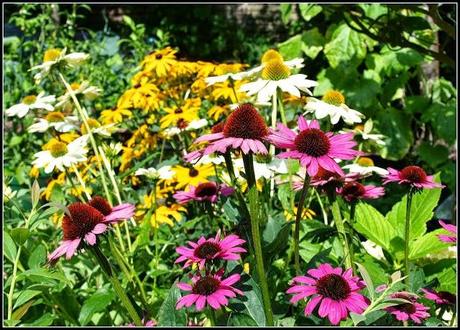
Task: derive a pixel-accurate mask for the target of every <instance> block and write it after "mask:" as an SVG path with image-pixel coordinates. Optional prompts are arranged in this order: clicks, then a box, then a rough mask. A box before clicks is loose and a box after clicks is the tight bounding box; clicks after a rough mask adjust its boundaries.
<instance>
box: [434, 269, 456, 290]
mask: <svg viewBox="0 0 460 330" xmlns="http://www.w3.org/2000/svg"><path fill="white" fill-rule="evenodd" d="M438 281H439V283H440V284H439V287H438V291H447V292H450V293H452V294H457V273H456V271H455V270H454V269H452V268H448V269H446V270H445V271H443V272H442V273H441V274H439V276H438Z"/></svg>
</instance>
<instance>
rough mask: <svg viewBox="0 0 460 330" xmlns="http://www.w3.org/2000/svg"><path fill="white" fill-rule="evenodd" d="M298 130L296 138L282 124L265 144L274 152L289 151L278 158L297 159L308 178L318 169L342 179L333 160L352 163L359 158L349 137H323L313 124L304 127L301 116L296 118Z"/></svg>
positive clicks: (304, 120) (328, 133) (292, 132)
mask: <svg viewBox="0 0 460 330" xmlns="http://www.w3.org/2000/svg"><path fill="white" fill-rule="evenodd" d="M298 126H299V131H300V132H299V133H298V134H297V133H295V132H294V131H292V130H290V129H289V128H287V127H286V126H284V125H283V124H278V126H277V127H278V130H276V131H275V130H271V134H270V135H269V136H268V137H267V140H269V141H270V142H271V143H273V144H274V145H275V146H277V147H278V148H286V149H290V150H289V151H286V152H282V153H280V154H279V155H278V157H279V158H294V159H299V160H300V163H301V164H302V166H305V167H306V168H307V172H308V175H309V176H314V175H316V174H317V173H318V170H319V168H323V169H325V170H328V171H331V172H335V173H338V174H340V175H344V172H343V171H342V169H341V168H340V166H339V165H338V164H337V163H336V161H335V160H334V158H338V159H353V158H354V157H356V156H357V155H359V154H360V153H359V152H358V151H356V150H353V149H352V148H353V147H354V146H356V142H355V141H353V133H345V134H337V135H334V134H333V133H331V132H327V133H324V132H323V131H321V130H320V129H319V123H318V121H317V120H312V121H311V122H310V123H308V122H307V120H306V119H305V118H304V117H302V116H299V119H298Z"/></svg>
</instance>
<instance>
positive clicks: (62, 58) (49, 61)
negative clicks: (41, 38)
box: [30, 48, 89, 82]
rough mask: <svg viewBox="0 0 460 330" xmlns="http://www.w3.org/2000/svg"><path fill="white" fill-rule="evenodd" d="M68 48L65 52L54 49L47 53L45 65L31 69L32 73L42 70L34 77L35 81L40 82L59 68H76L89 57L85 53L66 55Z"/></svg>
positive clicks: (44, 57) (44, 60)
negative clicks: (54, 69)
mask: <svg viewBox="0 0 460 330" xmlns="http://www.w3.org/2000/svg"><path fill="white" fill-rule="evenodd" d="M66 51H67V50H66V48H64V49H63V50H61V49H58V48H52V49H48V50H47V51H45V54H44V55H43V63H42V64H39V65H36V66H34V67H32V68H30V71H34V70H40V71H39V72H38V73H36V74H35V75H34V79H35V80H36V81H37V82H40V80H42V79H43V78H44V77H45V76H46V75H48V74H49V73H50V72H51V70H52V69H53V68H55V67H58V66H69V67H75V66H77V65H79V64H81V63H82V62H84V61H85V60H86V59H88V57H89V55H88V54H85V53H70V54H67V55H66Z"/></svg>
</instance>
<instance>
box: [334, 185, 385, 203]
mask: <svg viewBox="0 0 460 330" xmlns="http://www.w3.org/2000/svg"><path fill="white" fill-rule="evenodd" d="M337 193H338V194H339V195H341V196H342V197H343V198H344V199H345V200H346V201H347V202H349V203H353V202H356V201H357V200H359V199H375V198H379V197H381V196H383V195H384V194H385V190H384V189H383V188H382V187H376V186H372V185H368V186H365V185H363V184H361V183H359V182H356V181H354V182H348V183H346V184H345V185H344V186H343V187H341V188H337Z"/></svg>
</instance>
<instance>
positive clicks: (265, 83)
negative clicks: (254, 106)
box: [240, 59, 318, 102]
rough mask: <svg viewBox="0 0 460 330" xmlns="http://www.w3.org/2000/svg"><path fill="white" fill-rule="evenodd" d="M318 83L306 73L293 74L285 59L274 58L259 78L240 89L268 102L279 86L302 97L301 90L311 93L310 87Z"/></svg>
mask: <svg viewBox="0 0 460 330" xmlns="http://www.w3.org/2000/svg"><path fill="white" fill-rule="evenodd" d="M316 85H318V83H317V82H316V81H313V80H309V79H307V76H306V75H304V74H294V75H291V70H290V68H289V67H288V66H287V65H286V64H285V63H284V62H283V61H281V60H278V59H273V60H270V61H268V62H267V63H266V64H265V65H264V67H263V69H262V72H261V75H260V78H259V79H257V80H256V81H254V82H250V83H247V84H244V85H242V86H241V88H240V90H241V91H243V92H246V93H247V94H248V95H249V96H251V95H255V94H257V101H258V102H268V101H270V100H271V98H272V96H273V95H274V94H276V93H277V90H278V88H279V89H280V90H281V91H283V92H287V93H289V94H291V95H294V96H297V97H300V91H303V92H305V93H307V94H309V95H311V92H310V90H309V88H310V87H314V86H316Z"/></svg>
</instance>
